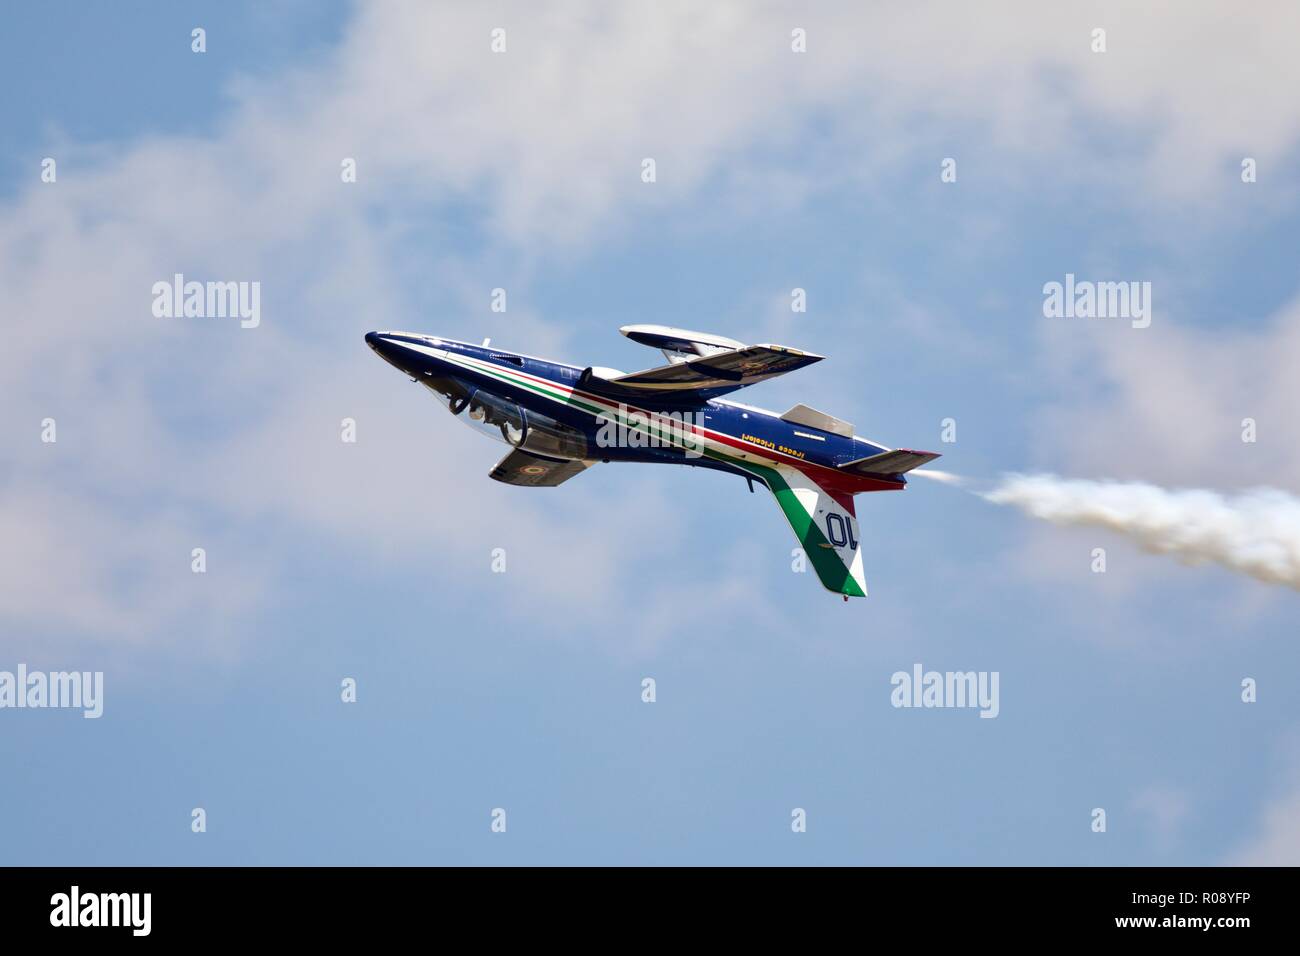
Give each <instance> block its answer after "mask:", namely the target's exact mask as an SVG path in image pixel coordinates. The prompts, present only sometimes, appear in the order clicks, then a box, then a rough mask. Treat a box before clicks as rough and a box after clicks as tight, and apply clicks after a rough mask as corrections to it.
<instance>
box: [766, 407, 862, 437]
mask: <svg viewBox="0 0 1300 956" xmlns="http://www.w3.org/2000/svg"><path fill="white" fill-rule="evenodd" d="M781 420H782V421H787V422H789V423H790V424H791V425H805V426H807V427H808V428H815V429H817V430H818V431H823V432H830V433H831V434H832V435H842V436H843V437H845V438H852V437H853V426H852V425H851V424H849V423H848V422H846V421H845V420H844V419H842V418H836V417H835V416H834V415H827V414H826V413H825V412H819V411H817V409H815V408H810V407H808V406H807V405H796V406H795V407H794V408H792V409H790V410H789V411H788V412H786V413H785V414H784V415H782V416H781Z"/></svg>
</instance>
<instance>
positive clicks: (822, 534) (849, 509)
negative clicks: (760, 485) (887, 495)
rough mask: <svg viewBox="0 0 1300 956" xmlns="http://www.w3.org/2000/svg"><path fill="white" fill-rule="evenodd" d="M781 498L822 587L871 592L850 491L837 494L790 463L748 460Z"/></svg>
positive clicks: (852, 592)
mask: <svg viewBox="0 0 1300 956" xmlns="http://www.w3.org/2000/svg"><path fill="white" fill-rule="evenodd" d="M744 467H745V469H746V470H747V471H753V472H754V473H755V475H756V476H757V477H760V478H762V480H763V482H764V483H765V484H766V485H767V487H768V489H769V490H770V491H771V492H772V494H773V495H774V496H775V497H776V503H777V504H778V505H780V507H781V512H782V513H783V514H784V515H785V519H786V521H788V522H790V527H791V528H793V529H794V536H795V538H797V539H798V541H799V544H800V546H801V547H802V548H803V553H804V556H805V557H806V559H807V562H808V564H811V565H812V568H813V570H814V571H816V572H817V578H818V580H820V581H821V583H822V587H824V588H826V590H828V591H834V592H835V593H836V594H844V595H848V596H850V597H866V596H867V582H866V579H865V577H864V576H863V574H862V549H861V544H862V539H861V537H859V535H858V519H857V516H856V514H855V513H854V510H853V498H852V496H850V495H832V494H831V493H830V492H829V491H827V490H826V489H825V488H823V487H822V486H821V485H819V484H818V483H817V482H816V481H814V480H813V479H811V478H809V477H808V476H807V475H805V474H804V473H803V472H801V471H799V469H797V468H794V467H792V466H789V465H774V466H765V465H748V464H747V465H745V466H744Z"/></svg>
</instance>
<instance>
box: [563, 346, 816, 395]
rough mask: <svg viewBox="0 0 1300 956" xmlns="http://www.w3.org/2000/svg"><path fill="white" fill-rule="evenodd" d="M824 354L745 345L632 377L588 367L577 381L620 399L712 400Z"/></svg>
mask: <svg viewBox="0 0 1300 956" xmlns="http://www.w3.org/2000/svg"><path fill="white" fill-rule="evenodd" d="M822 358H824V356H821V355H816V354H814V353H812V352H801V351H799V350H798V349H791V348H786V347H785V346H783V345H746V346H744V347H742V348H738V349H731V350H728V351H719V352H716V353H715V354H711V355H702V356H699V357H697V358H693V359H689V360H687V361H681V362H673V363H671V364H669V365H663V366H660V367H659V368H652V369H647V370H646V371H644V372H632V373H631V374H628V375H614V376H610V377H605V376H603V375H601V374H599V372H598V370H596V369H592V368H588V369H586V370H584V371H583V373H582V376H581V378H580V379H579V382H578V384H579V386H580V387H582V388H587V389H590V390H592V391H596V392H600V393H601V394H604V395H609V396H611V397H617V398H627V399H642V400H644V399H646V398H649V397H658V398H661V399H667V400H673V399H677V400H690V399H695V398H711V397H713V396H714V395H723V394H725V393H727V392H734V391H735V390H736V389H738V388H744V387H745V386H747V385H755V384H757V383H758V382H765V381H767V380H768V379H769V378H775V377H776V376H778V375H784V374H785V373H786V372H793V371H794V370H795V369H799V368H803V367H805V366H807V365H812V364H813V363H814V362H820V361H821V360H822Z"/></svg>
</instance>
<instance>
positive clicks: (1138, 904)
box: [0, 867, 1295, 945]
mask: <svg viewBox="0 0 1300 956" xmlns="http://www.w3.org/2000/svg"><path fill="white" fill-rule="evenodd" d="M1294 876H1295V871H1294V870H1290V869H1210V868H1205V869H1197V868H1179V869H1147V868H1134V869H1048V868H1043V869H1022V868H1006V869H1002V868H997V869H995V868H970V869H890V868H863V869H757V868H754V869H634V868H626V869H606V870H594V869H581V868H574V869H439V868H428V869H424V868H401V869H384V868H374V869H323V868H322V869H316V868H242V867H241V868H208V869H205V868H156V869H151V868H143V869H125V868H124V869H116V868H109V869H97V868H85V869H75V868H20V869H0V920H3V925H4V927H5V935H6V938H7V939H9V940H14V939H17V938H30V937H32V936H37V937H43V938H44V939H46V940H49V941H57V940H58V938H59V937H61V936H62V937H72V936H74V935H75V937H76V940H77V941H78V942H80V943H98V942H101V941H104V942H107V941H108V940H109V938H110V937H116V938H118V939H119V940H133V939H142V940H143V939H158V940H164V941H179V940H187V941H188V940H198V941H202V942H205V943H209V942H224V941H227V940H229V941H241V940H247V939H250V938H256V939H259V940H266V939H277V938H284V939H291V940H294V941H313V940H321V941H326V942H331V943H339V942H345V941H357V942H375V941H383V940H385V939H388V938H392V939H394V940H401V939H406V938H410V935H411V934H412V933H422V932H423V933H429V932H431V931H432V932H437V933H438V934H439V935H441V934H443V933H446V932H449V931H456V930H460V929H469V930H472V931H474V932H476V933H482V934H485V935H486V936H487V937H490V939H491V941H492V942H494V943H495V942H500V941H501V940H502V939H510V938H512V937H518V938H520V939H521V940H528V941H530V942H534V943H538V942H543V941H544V940H545V939H547V938H551V939H554V938H556V937H557V936H564V937H568V938H583V937H600V938H603V939H604V940H605V941H606V943H607V944H612V943H614V942H615V941H616V940H619V939H625V940H634V939H637V938H642V937H644V938H646V939H651V938H658V939H660V940H661V941H663V942H667V940H668V939H669V938H672V939H679V940H680V939H685V938H698V937H701V936H709V935H713V934H725V935H726V936H727V937H728V938H729V939H730V940H731V941H732V942H736V941H739V940H744V939H747V938H751V937H752V938H756V939H761V940H762V941H763V942H764V943H769V944H770V943H772V942H774V941H775V940H776V939H779V938H781V937H782V936H784V935H786V934H787V933H788V934H790V935H791V936H792V937H793V938H794V939H795V940H797V941H803V942H805V943H806V942H809V941H811V940H812V939H814V938H820V937H823V936H825V937H826V938H828V939H829V938H832V937H834V936H839V935H840V934H842V933H843V932H846V931H847V932H849V933H851V934H853V935H852V936H851V937H850V938H851V939H852V938H864V936H865V937H866V938H871V937H875V938H878V939H879V938H888V934H890V933H891V932H903V933H916V932H919V933H921V934H922V935H923V936H924V938H925V939H926V941H927V942H928V941H930V940H942V939H946V938H964V939H969V940H971V941H975V940H976V939H979V940H981V941H983V940H989V939H1009V940H1014V939H1021V938H1026V939H1028V938H1043V936H1044V934H1046V935H1048V936H1061V937H1065V938H1076V937H1081V936H1087V937H1095V936H1107V937H1112V938H1115V939H1120V938H1123V937H1125V936H1130V937H1133V938H1135V939H1139V940H1152V939H1160V940H1168V941H1170V942H1182V941H1186V940H1189V939H1191V938H1204V939H1212V940H1214V941H1215V942H1216V943H1228V944H1229V945H1230V944H1231V941H1232V940H1234V939H1239V938H1241V934H1249V933H1252V932H1254V931H1256V930H1264V931H1266V932H1267V931H1270V930H1271V931H1272V932H1273V933H1277V932H1279V931H1284V930H1285V928H1286V926H1287V924H1288V923H1289V922H1290V920H1289V914H1286V913H1285V912H1284V910H1286V909H1290V908H1291V900H1292V894H1293V891H1294V889H1293V888H1294V883H1295V880H1294ZM678 930H681V931H682V932H688V933H689V934H690V936H689V937H684V936H681V935H677V931H678ZM668 932H673V933H674V936H673V937H667V936H665V935H664V934H666V933H668ZM611 933H612V934H617V935H608V934H611ZM647 934H648V935H647Z"/></svg>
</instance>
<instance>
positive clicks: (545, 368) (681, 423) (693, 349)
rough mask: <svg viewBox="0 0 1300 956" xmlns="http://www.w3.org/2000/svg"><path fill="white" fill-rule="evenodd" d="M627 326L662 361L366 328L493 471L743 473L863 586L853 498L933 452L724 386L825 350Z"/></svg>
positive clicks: (825, 579) (839, 575)
mask: <svg viewBox="0 0 1300 956" xmlns="http://www.w3.org/2000/svg"><path fill="white" fill-rule="evenodd" d="M619 331H620V332H622V333H623V334H624V335H626V336H627V337H628V338H630V339H632V340H633V341H634V342H639V343H641V344H642V345H647V346H650V347H652V348H657V349H660V350H661V351H662V352H663V353H664V356H665V357H666V358H667V359H668V364H667V365H662V366H659V367H657V368H652V369H648V370H646V371H644V372H633V373H631V374H625V373H623V372H619V371H617V370H615V369H609V368H600V367H596V366H588V367H586V368H582V367H579V366H575V365H565V364H563V363H560V362H551V361H548V360H546V359H539V358H534V357H532V356H529V355H520V354H518V353H516V352H507V351H505V350H503V349H498V348H495V347H491V345H490V340H485V341H484V342H483V344H482V345H474V344H472V343H469V342H458V341H455V340H453V339H447V338H443V337H441V336H435V335H422V334H417V333H412V332H370V333H368V334H367V335H366V343H367V344H368V345H369V346H370V347H371V348H372V349H373V350H374V351H375V352H376V353H377V354H378V355H379V356H380V358H382V359H384V361H386V362H388V363H389V364H390V365H393V366H394V367H396V368H398V369H400V370H401V371H402V372H404V373H406V374H407V375H409V376H410V377H411V379H412V380H413V381H416V382H419V383H420V384H421V385H423V386H425V387H426V388H427V389H429V391H430V392H432V393H433V394H434V396H436V397H437V398H438V399H439V400H441V401H442V403H443V404H444V405H446V406H447V408H448V410H450V411H451V413H452V414H453V415H455V416H456V417H457V418H460V419H463V420H464V421H465V422H467V423H468V424H470V425H472V426H475V427H476V428H478V429H480V430H483V431H485V432H486V433H487V434H489V435H491V436H492V437H493V438H496V439H498V440H500V441H504V442H506V443H507V444H508V445H511V446H512V448H511V450H510V452H509V454H507V455H506V456H505V457H504V458H502V459H501V460H500V461H499V462H497V464H496V467H495V468H493V469H492V471H491V472H490V476H491V477H492V478H494V479H496V480H497V481H501V482H505V483H506V484H511V485H523V486H526V487H532V488H539V487H554V486H556V485H559V484H562V483H564V482H566V481H568V480H569V479H570V478H572V477H574V476H575V475H578V474H580V473H582V472H583V471H585V470H586V469H587V468H589V467H591V466H592V465H594V464H596V463H598V462H612V461H642V462H671V463H674V464H681V465H694V466H698V467H703V468H714V469H717V470H719V471H725V472H729V473H731V474H736V475H739V476H741V477H743V478H745V479H746V480H748V481H749V483H750V489H751V490H753V483H754V482H755V481H757V482H759V483H760V484H762V485H763V486H764V487H766V488H767V489H768V490H769V491H771V492H772V494H773V495H774V496H775V498H776V501H777V504H778V505H780V507H781V511H782V513H783V514H784V515H785V517H786V520H787V521H789V522H790V526H791V527H792V528H793V529H794V533H795V537H796V538H798V539H799V543H800V545H801V546H802V547H803V549H804V553H805V554H806V555H807V558H808V561H809V562H810V563H811V564H812V566H813V568H814V570H816V572H817V577H818V578H819V579H820V580H821V582H822V584H823V585H824V586H825V587H826V588H827V589H828V590H830V591H834V592H835V593H837V594H843V595H844V599H845V600H848V599H849V597H851V596H852V597H865V596H866V593H867V585H866V580H865V578H864V576H863V572H862V552H861V547H860V544H861V540H862V539H861V537H860V535H859V533H858V521H857V517H856V515H855V513H854V509H853V496H854V495H856V494H858V493H860V492H864V491H896V490H899V489H902V488H904V487H906V485H907V479H906V477H904V476H905V474H906V473H907V472H909V471H911V470H912V469H913V468H917V467H919V466H921V465H924V464H925V463H926V462H929V461H933V460H934V459H935V458H938V457H939V456H938V455H937V454H935V453H933V452H924V451H909V450H907V449H902V448H896V449H890V448H886V447H885V446H883V445H879V444H877V443H875V442H872V441H867V440H866V439H864V438H859V437H858V436H856V435H854V434H853V426H852V425H850V424H849V423H848V422H846V421H843V420H841V419H838V418H835V417H834V416H832V415H827V414H826V413H825V412H819V411H817V410H816V409H814V408H809V407H808V406H807V405H795V406H794V407H793V408H791V409H790V410H789V411H787V412H785V413H784V414H782V415H778V414H776V413H775V412H768V411H764V410H763V409H760V408H753V407H751V406H749V405H742V404H740V403H739V402H732V401H728V400H726V399H724V398H721V397H720V396H722V395H726V394H728V393H730V392H734V391H736V390H738V389H741V388H745V387H747V386H749V385H755V384H757V383H759V382H765V381H767V380H768V379H770V378H775V377H776V376H777V375H784V374H785V373H786V372H792V371H794V370H795V369H799V368H803V367H805V366H807V365H812V364H813V363H814V362H820V361H821V360H822V358H823V356H820V355H814V354H812V353H811V352H801V351H799V350H797V349H792V348H786V347H784V346H781V345H745V344H743V343H741V342H737V341H736V340H735V339H729V338H725V337H723V336H720V335H710V334H708V333H705V332H690V331H687V330H685V329H673V328H668V327H666V326H660V325H628V326H624V327H623V328H622V329H620V330H619Z"/></svg>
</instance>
